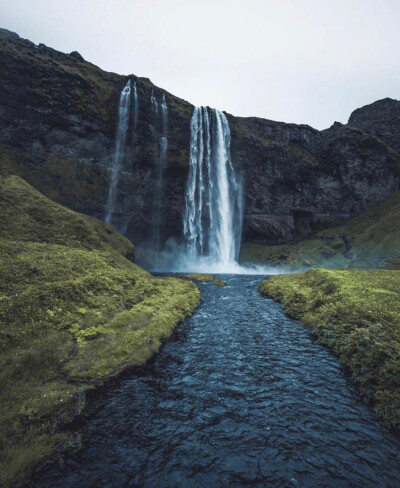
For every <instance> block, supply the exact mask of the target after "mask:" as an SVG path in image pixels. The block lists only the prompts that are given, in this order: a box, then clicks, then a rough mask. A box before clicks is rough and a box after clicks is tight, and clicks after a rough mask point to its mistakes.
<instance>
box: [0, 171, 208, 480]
mask: <svg viewBox="0 0 400 488" xmlns="http://www.w3.org/2000/svg"><path fill="white" fill-rule="evenodd" d="M0 228H1V235H0V323H1V328H0V383H1V385H2V388H1V390H0V405H1V411H0V425H1V431H0V485H1V486H3V485H5V486H7V485H9V484H10V483H11V480H13V479H16V478H17V477H19V476H21V475H22V474H23V473H24V472H26V471H27V470H28V469H29V468H30V467H32V466H33V465H35V464H36V463H38V462H39V461H40V460H42V459H43V458H44V457H46V456H48V455H49V454H51V453H52V452H53V451H54V450H55V449H57V448H58V447H61V448H63V446H65V445H66V444H68V443H69V442H71V439H69V437H68V434H67V433H65V432H64V433H61V431H60V429H59V427H60V426H62V425H64V424H66V423H68V422H70V421H71V420H72V419H73V418H74V416H76V415H77V414H79V412H80V411H81V410H82V408H83V406H84V403H85V400H84V399H85V396H84V395H83V393H84V392H85V391H86V390H87V389H89V388H93V386H94V385H95V384H98V383H99V382H102V381H103V380H104V379H106V378H107V377H109V376H110V375H115V374H117V373H119V372H121V371H122V370H123V369H124V368H125V367H126V366H128V365H132V364H141V363H143V362H144V361H146V360H147V359H148V358H149V357H150V356H151V355H152V354H153V353H154V352H155V351H157V350H158V348H159V346H160V341H161V340H162V339H163V338H164V337H166V336H168V335H169V334H170V333H171V331H172V330H173V328H174V326H175V325H176V324H177V323H178V322H179V321H181V320H183V319H184V318H185V317H186V316H188V315H189V314H190V313H191V312H192V311H193V310H194V308H195V307H196V306H197V304H198V302H199V297H200V294H199V291H198V290H197V288H196V287H195V286H194V285H193V284H192V283H191V282H188V281H184V280H178V279H174V278H154V277H152V276H151V275H150V274H148V273H147V272H146V271H144V270H142V269H141V268H139V267H138V266H136V265H135V264H134V263H133V262H131V261H129V260H127V259H126V258H125V257H124V256H128V257H132V256H133V246H132V245H131V243H130V242H129V241H128V240H127V239H125V238H124V237H122V236H120V235H119V234H118V233H117V232H116V231H115V230H114V229H113V228H112V227H110V226H108V225H106V224H104V223H102V222H100V221H97V220H95V219H93V218H91V217H87V216H83V215H80V214H77V213H75V212H73V211H71V210H68V209H66V208H64V207H61V206H60V205H58V204H55V203H53V202H52V201H50V200H48V199H47V198H45V197H43V196H42V195H41V194H40V193H38V192H37V191H36V190H34V189H33V188H32V187H30V186H29V185H28V184H27V183H26V182H24V181H23V180H21V179H20V178H18V177H16V176H10V177H2V178H0Z"/></svg>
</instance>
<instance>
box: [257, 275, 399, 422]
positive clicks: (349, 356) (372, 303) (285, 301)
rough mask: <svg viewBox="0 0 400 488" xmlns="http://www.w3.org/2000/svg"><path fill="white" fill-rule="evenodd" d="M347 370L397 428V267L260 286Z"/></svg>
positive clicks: (274, 280)
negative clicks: (299, 320)
mask: <svg viewBox="0 0 400 488" xmlns="http://www.w3.org/2000/svg"><path fill="white" fill-rule="evenodd" d="M259 290H260V292H261V293H262V294H264V295H267V296H270V297H272V298H274V299H276V300H279V301H281V302H282V305H283V308H284V310H285V312H286V313H287V314H288V315H290V316H291V317H294V318H297V319H301V320H302V322H303V323H304V324H305V325H307V326H309V327H311V329H312V330H313V332H314V333H315V335H316V336H317V338H318V340H319V341H320V342H321V343H322V344H324V345H326V346H328V347H330V348H332V349H333V351H334V352H335V353H336V354H337V355H338V357H339V359H340V361H341V362H342V363H343V364H344V365H345V366H346V367H347V368H348V369H349V371H350V373H351V375H352V377H353V379H354V380H355V381H356V382H357V384H358V386H359V390H360V392H361V394H362V396H363V398H364V399H365V401H366V402H367V403H372V404H373V405H374V406H375V411H376V413H377V414H378V415H379V417H380V418H381V419H382V421H383V423H384V424H385V425H386V426H387V427H390V428H393V429H396V430H397V431H399V429H400V328H399V324H400V301H399V296H400V271H395V270H393V271H389V270H327V269H315V270H310V271H308V272H307V273H299V274H292V275H277V276H273V277H271V278H269V279H268V280H266V281H264V282H262V283H261V284H260V285H259Z"/></svg>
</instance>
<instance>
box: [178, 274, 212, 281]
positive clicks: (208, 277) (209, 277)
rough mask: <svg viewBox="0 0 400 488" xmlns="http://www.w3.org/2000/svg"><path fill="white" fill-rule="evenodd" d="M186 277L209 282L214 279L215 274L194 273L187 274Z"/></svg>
mask: <svg viewBox="0 0 400 488" xmlns="http://www.w3.org/2000/svg"><path fill="white" fill-rule="evenodd" d="M184 278H188V279H189V280H195V281H203V282H207V281H212V280H213V279H214V275H212V274H206V273H192V274H188V275H185V276H184Z"/></svg>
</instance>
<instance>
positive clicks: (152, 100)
mask: <svg viewBox="0 0 400 488" xmlns="http://www.w3.org/2000/svg"><path fill="white" fill-rule="evenodd" d="M150 104H151V111H152V112H153V113H154V114H155V115H158V102H157V99H156V97H155V96H154V90H153V89H152V90H151V96H150Z"/></svg>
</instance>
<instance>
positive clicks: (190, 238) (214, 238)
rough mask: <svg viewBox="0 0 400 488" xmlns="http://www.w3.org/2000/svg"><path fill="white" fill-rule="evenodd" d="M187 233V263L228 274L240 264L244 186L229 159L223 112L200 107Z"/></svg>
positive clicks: (193, 134) (196, 117) (185, 223)
mask: <svg viewBox="0 0 400 488" xmlns="http://www.w3.org/2000/svg"><path fill="white" fill-rule="evenodd" d="M185 205H186V208H185V214H184V220H183V233H184V238H185V241H186V249H187V256H186V258H187V260H188V261H189V263H190V264H191V265H192V266H196V265H197V264H199V263H200V262H206V263H207V264H208V265H209V266H211V267H213V266H214V267H215V269H219V270H224V271H228V270H229V269H231V268H232V266H234V265H236V264H237V263H236V260H237V258H238V255H239V250H240V240H241V234H242V207H243V205H242V185H241V182H240V181H239V179H238V177H237V176H236V175H235V171H234V168H233V165H232V161H231V156H230V129H229V124H228V120H227V118H226V117H225V115H224V114H223V113H222V112H221V111H219V110H215V109H213V110H209V109H207V108H206V107H196V108H195V110H194V112H193V116H192V120H191V141H190V162H189V174H188V180H187V186H186V195H185Z"/></svg>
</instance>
